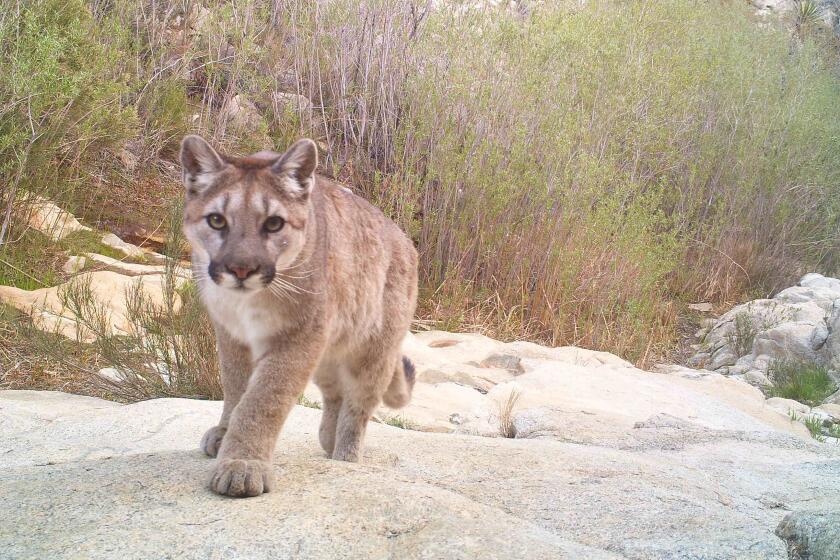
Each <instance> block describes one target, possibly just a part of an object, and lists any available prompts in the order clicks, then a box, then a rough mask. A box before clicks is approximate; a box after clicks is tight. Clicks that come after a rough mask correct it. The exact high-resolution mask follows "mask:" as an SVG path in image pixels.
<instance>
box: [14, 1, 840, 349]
mask: <svg viewBox="0 0 840 560" xmlns="http://www.w3.org/2000/svg"><path fill="white" fill-rule="evenodd" d="M579 4H580V3H578V2H569V3H567V4H563V3H560V4H559V5H554V6H551V7H549V6H542V5H539V4H536V3H535V4H533V5H532V6H531V7H529V9H527V10H522V11H512V10H509V9H491V8H487V9H477V8H468V7H466V6H465V5H461V4H455V3H453V4H451V5H449V6H448V7H447V6H439V7H437V8H434V9H432V8H429V7H428V5H427V4H426V3H425V2H419V1H418V2H412V1H409V0H372V1H369V2H363V3H362V4H361V7H360V4H359V3H357V2H351V1H348V0H333V1H330V2H311V1H303V0H292V1H291V2H279V1H276V2H274V3H272V2H268V1H257V0H245V1H242V2H237V3H227V2H212V1H211V2H202V3H198V2H190V1H188V0H184V1H176V0H156V1H151V0H144V1H141V2H133V1H128V0H92V1H90V2H83V1H81V0H69V1H65V0H61V1H59V0H33V1H31V2H15V1H12V0H2V9H0V53H2V54H0V185H2V188H3V192H2V197H3V198H2V201H0V202H1V203H2V206H0V208H1V209H2V210H3V212H5V213H6V215H5V216H10V217H13V216H14V214H15V213H16V212H14V211H13V209H14V210H20V211H22V208H23V206H24V205H23V204H22V202H21V195H22V193H24V192H27V191H29V192H35V193H39V194H43V195H45V196H48V197H50V198H52V199H54V200H56V201H57V202H58V203H59V204H61V205H63V206H64V207H66V208H67V209H68V210H70V211H72V212H74V213H76V214H77V215H79V216H80V217H81V218H82V219H83V220H84V221H86V222H87V223H89V224H91V225H95V226H99V227H102V228H107V227H109V226H111V225H114V224H119V223H120V222H131V221H132V220H138V221H140V222H142V223H143V225H144V226H147V227H149V228H150V229H154V228H155V227H157V226H159V225H160V223H161V222H163V221H165V216H166V215H167V214H168V213H167V212H165V211H161V210H166V209H167V208H168V207H170V206H173V205H176V204H177V199H178V197H179V196H180V187H179V186H178V184H177V180H178V171H177V168H176V167H175V166H174V165H173V162H174V161H175V160H176V150H177V146H178V142H179V140H180V137H181V136H182V135H183V134H185V133H188V132H196V133H200V134H203V135H205V136H207V137H209V138H212V139H213V141H214V142H215V143H216V144H218V145H219V146H221V147H222V148H223V149H226V150H229V151H231V152H235V153H245V152H249V151H253V150H257V149H265V148H273V149H276V150H283V149H284V148H285V147H286V146H287V145H288V144H289V143H290V142H291V141H292V140H294V139H296V138H298V137H301V136H310V137H312V138H314V139H316V140H317V141H318V142H319V145H320V147H321V150H322V154H321V155H322V172H323V173H324V174H326V175H330V176H333V177H336V178H338V179H340V180H342V181H345V182H347V183H348V184H351V185H353V187H354V188H355V189H356V190H357V191H358V192H359V193H360V194H362V195H363V196H365V197H366V198H368V199H370V200H372V201H373V202H375V203H376V204H378V205H379V206H380V207H382V208H383V209H384V210H385V211H386V212H387V213H388V214H389V215H390V216H391V217H392V218H393V219H394V220H395V221H397V222H398V223H399V224H400V225H401V226H402V227H404V228H405V230H406V231H408V232H409V234H410V235H411V236H412V238H413V239H414V240H415V242H416V244H417V246H418V248H419V251H420V255H421V306H420V315H421V318H423V319H429V320H435V321H439V322H441V323H442V327H444V328H447V329H459V328H460V329H476V328H477V329H483V330H486V331H487V332H488V333H490V334H493V335H496V336H499V337H503V338H508V339H512V338H527V339H532V340H536V341H540V342H543V343H548V344H553V345H559V344H575V345H581V346H586V347H590V348H595V349H603V350H608V351H612V352H615V353H617V354H619V355H621V356H623V357H625V358H627V359H629V360H632V361H635V362H636V363H640V364H644V363H647V362H649V361H651V360H653V359H655V358H656V357H658V356H661V355H662V354H663V353H664V352H665V351H666V350H667V349H668V348H669V346H670V345H671V344H672V343H673V340H674V337H675V333H676V325H677V321H678V318H679V316H680V314H681V313H682V310H683V306H684V304H685V303H687V302H690V301H711V302H713V303H728V302H734V301H738V300H743V299H746V298H747V297H752V296H758V295H762V294H769V293H771V292H773V290H775V289H777V288H778V287H780V286H782V285H784V284H789V283H790V282H791V281H792V280H794V279H795V278H796V277H797V276H798V275H799V274H801V273H803V272H805V271H819V272H823V273H827V274H836V273H837V272H838V269H839V268H840V252H838V249H840V229H838V219H840V112H838V110H837V108H838V107H840V81H838V73H837V68H836V67H835V59H834V58H833V56H834V55H833V54H832V53H836V52H837V48H838V47H837V45H836V43H834V39H832V37H831V34H830V33H828V32H825V31H823V30H822V29H820V27H819V24H814V25H813V26H812V27H813V28H804V29H803V28H802V27H801V26H797V32H796V33H793V34H792V33H791V32H790V30H789V29H788V27H787V26H786V25H785V24H784V22H776V21H772V20H763V21H761V22H759V21H756V17H755V16H754V15H753V14H752V13H751V12H750V10H749V8H748V6H747V5H746V4H747V3H745V2H742V1H734V0H733V1H712V2H688V1H677V0H659V1H656V2H642V1H630V2H617V1H616V2H608V1H606V0H604V1H592V2H586V3H585V5H583V6H581V5H579ZM155 220H157V222H156V223H155ZM16 223H19V222H16V221H15V220H14V219H11V220H10V219H4V220H3V224H4V228H3V231H2V233H0V239H2V241H3V242H4V244H3V246H2V247H0V259H4V261H5V262H10V261H11V260H14V259H15V258H17V259H19V260H18V261H17V262H20V259H25V258H26V257H25V254H24V255H23V256H21V251H15V248H14V247H15V243H22V242H23V241H21V240H24V239H26V238H27V237H26V236H27V235H28V234H27V233H26V232H25V231H24V230H23V229H22V228H21V227H20V226H16ZM15 255H17V256H15ZM0 266H3V265H2V264H0ZM0 276H2V275H0Z"/></svg>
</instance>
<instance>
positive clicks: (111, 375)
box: [96, 367, 125, 383]
mask: <svg viewBox="0 0 840 560" xmlns="http://www.w3.org/2000/svg"><path fill="white" fill-rule="evenodd" d="M96 375H98V376H99V377H102V378H104V379H107V380H109V381H113V382H114V383H122V382H124V381H125V374H124V373H123V372H121V371H120V370H118V369H117V368H112V367H106V368H102V369H100V370H99V371H97V372H96Z"/></svg>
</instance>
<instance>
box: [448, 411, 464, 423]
mask: <svg viewBox="0 0 840 560" xmlns="http://www.w3.org/2000/svg"><path fill="white" fill-rule="evenodd" d="M449 422H450V423H452V424H455V425H456V426H460V425H461V424H463V423H464V417H463V416H461V415H460V414H458V413H457V412H455V413H453V414H450V415H449Z"/></svg>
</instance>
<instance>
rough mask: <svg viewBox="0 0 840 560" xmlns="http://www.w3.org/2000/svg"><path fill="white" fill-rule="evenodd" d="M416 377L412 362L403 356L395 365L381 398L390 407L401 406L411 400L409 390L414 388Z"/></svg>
mask: <svg viewBox="0 0 840 560" xmlns="http://www.w3.org/2000/svg"><path fill="white" fill-rule="evenodd" d="M416 377H417V370H415V369H414V364H412V363H411V360H409V359H408V358H407V357H405V356H403V357H402V360H401V361H400V362H399V364H398V365H397V368H396V371H394V376H393V377H392V378H391V383H390V384H389V385H388V389H387V390H386V391H385V394H384V395H382V400H383V401H384V402H385V404H386V405H387V406H389V407H391V408H402V407H404V406H405V405H407V404H408V401H410V400H411V390H412V389H413V388H414V381H415V379H416Z"/></svg>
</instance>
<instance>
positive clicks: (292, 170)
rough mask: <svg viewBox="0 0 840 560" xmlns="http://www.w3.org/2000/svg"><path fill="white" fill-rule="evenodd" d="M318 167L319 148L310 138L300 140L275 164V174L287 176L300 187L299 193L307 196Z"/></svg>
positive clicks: (273, 165) (273, 168) (273, 169)
mask: <svg viewBox="0 0 840 560" xmlns="http://www.w3.org/2000/svg"><path fill="white" fill-rule="evenodd" d="M317 166H318V147H317V146H316V145H315V142H313V141H312V140H310V139H309V138H304V139H303V140H298V141H297V142H295V143H294V144H292V147H291V148H289V149H288V150H286V153H285V154H283V155H282V156H280V158H279V159H278V160H277V161H276V162H274V164H272V166H271V170H272V171H273V172H274V173H278V174H282V175H287V176H289V177H291V178H292V179H294V180H295V181H296V182H297V184H298V185H299V187H298V190H297V193H296V194H300V195H304V196H305V195H307V194H309V191H310V190H311V189H312V184H313V183H314V182H315V181H314V179H315V168H316V167H317Z"/></svg>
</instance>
